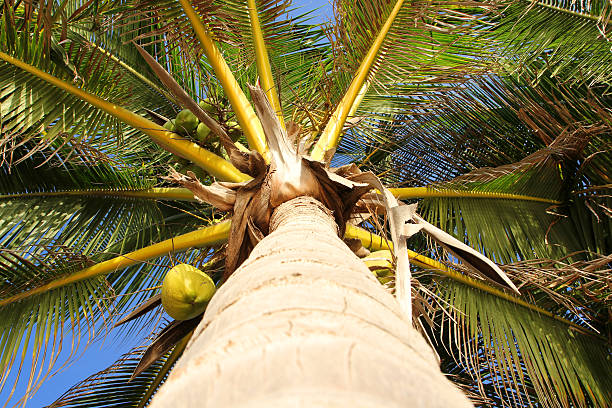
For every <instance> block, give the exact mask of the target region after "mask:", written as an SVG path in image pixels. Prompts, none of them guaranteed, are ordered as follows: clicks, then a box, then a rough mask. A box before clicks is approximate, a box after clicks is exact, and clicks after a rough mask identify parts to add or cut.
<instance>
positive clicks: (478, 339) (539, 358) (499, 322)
mask: <svg viewBox="0 0 612 408" xmlns="http://www.w3.org/2000/svg"><path fill="white" fill-rule="evenodd" d="M604 269H605V268H604ZM531 272H532V274H533V273H537V272H535V271H534V270H533V269H532V270H531ZM556 272H557V271H556V268H551V269H549V270H548V271H547V273H549V274H550V273H556ZM576 273H578V272H576ZM598 276H600V277H603V275H598ZM530 277H533V276H530ZM587 280H588V279H587ZM530 289H531V290H533V289H534V288H533V287H531V288H528V287H525V286H524V287H523V288H522V292H524V293H526V294H527V295H528V296H531V294H532V292H531V290H530ZM576 290H578V291H580V289H576ZM435 291H438V292H437V293H438V294H439V295H440V298H439V302H438V305H441V306H442V307H443V308H445V309H446V312H445V313H442V314H440V317H441V319H442V323H441V326H440V329H441V334H440V337H439V339H440V340H439V341H440V346H441V347H446V348H447V350H450V351H451V353H452V354H453V355H454V358H455V359H456V360H455V363H456V364H457V365H459V366H461V367H463V369H465V370H467V371H468V372H469V375H471V376H472V378H474V379H476V380H477V382H476V383H477V384H479V387H480V390H481V392H484V391H485V390H486V389H487V388H488V390H489V391H491V387H490V386H491V385H492V386H493V387H492V388H494V390H495V391H494V392H495V394H497V397H495V394H493V395H491V396H492V397H495V398H496V399H497V400H498V401H501V404H502V406H529V405H530V404H533V403H535V402H536V401H538V402H539V403H540V404H542V405H543V406H551V407H552V406H568V405H574V406H590V404H595V405H597V406H606V405H608V404H609V403H610V401H611V399H612V394H611V393H610V389H611V387H610V385H611V384H610V378H609V375H608V374H607V371H608V368H607V367H609V365H610V350H609V346H608V344H607V342H606V340H605V339H602V338H598V337H596V336H592V335H588V334H584V333H580V332H577V331H574V330H572V329H571V328H568V327H567V326H564V325H562V324H560V323H559V322H558V321H556V320H552V319H550V318H549V317H546V316H542V315H538V314H536V313H533V312H531V311H529V310H527V309H524V308H517V307H516V306H513V305H511V304H510V303H508V302H506V301H504V300H502V299H499V298H497V299H494V298H492V297H490V296H489V295H487V294H485V293H484V292H481V291H478V290H475V289H473V288H469V287H467V286H465V285H462V284H460V283H457V282H451V281H438V282H437V283H436V284H435ZM585 293H586V291H585ZM533 295H534V296H535V297H539V298H540V300H541V298H542V295H541V294H540V295H538V290H533ZM570 315H571V314H568V315H567V317H571V316H570ZM572 318H573V319H574V320H582V321H583V324H584V314H582V316H573V317H572ZM591 323H592V322H591ZM443 344H444V346H443ZM485 385H487V387H485Z"/></svg>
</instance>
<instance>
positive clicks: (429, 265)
mask: <svg viewBox="0 0 612 408" xmlns="http://www.w3.org/2000/svg"><path fill="white" fill-rule="evenodd" d="M345 237H347V238H356V239H359V240H361V243H362V244H363V246H364V247H366V248H369V249H371V250H374V251H380V250H390V251H393V243H391V242H389V241H387V240H385V239H384V238H383V237H381V236H379V235H376V234H373V233H371V232H370V231H366V230H364V229H362V228H359V227H355V226H354V225H351V224H348V223H347V224H346V233H345ZM408 257H409V259H410V263H411V264H413V265H416V266H420V267H422V268H426V269H430V270H432V272H434V273H437V274H439V275H442V276H445V277H447V278H450V279H452V280H454V281H457V282H461V283H463V284H464V285H467V286H470V287H472V288H475V289H479V290H481V291H483V292H486V293H488V294H490V295H493V296H495V297H498V298H501V299H504V300H507V301H508V302H511V303H514V304H516V305H519V306H522V307H525V308H527V309H529V310H531V311H533V312H536V313H538V314H542V315H545V316H547V317H550V318H552V319H554V320H557V321H559V322H561V323H563V324H565V325H568V326H571V328H572V329H574V330H576V331H579V332H581V333H583V334H588V335H591V336H595V337H598V338H602V337H601V336H600V335H599V334H597V333H594V332H592V331H590V330H588V329H585V328H584V327H582V326H580V325H578V324H576V323H574V322H571V321H569V320H566V319H564V318H562V317H560V316H556V315H554V314H552V313H551V312H549V311H548V310H545V309H542V308H541V307H538V306H536V305H532V304H531V303H528V302H526V301H524V300H523V299H520V298H518V297H516V296H513V295H511V294H509V293H506V292H503V291H501V290H499V289H496V288H494V287H492V286H489V285H487V284H486V283H484V282H480V281H478V280H475V279H472V278H470V277H468V276H466V275H464V274H462V273H459V272H457V271H453V270H452V269H450V268H449V267H447V266H446V265H444V264H443V263H441V262H438V261H436V260H434V259H431V258H428V257H426V256H424V255H421V254H418V253H416V252H414V251H411V250H408Z"/></svg>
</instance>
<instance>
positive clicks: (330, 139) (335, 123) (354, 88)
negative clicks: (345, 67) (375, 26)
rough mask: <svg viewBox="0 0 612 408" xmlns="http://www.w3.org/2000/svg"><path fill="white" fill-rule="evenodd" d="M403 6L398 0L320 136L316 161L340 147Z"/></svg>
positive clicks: (314, 156)
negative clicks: (344, 130) (380, 52)
mask: <svg viewBox="0 0 612 408" xmlns="http://www.w3.org/2000/svg"><path fill="white" fill-rule="evenodd" d="M403 4H404V0H397V2H396V3H395V6H394V7H393V9H392V10H391V13H390V14H389V17H387V20H386V21H385V23H384V24H383V26H382V27H381V28H380V31H379V32H378V35H377V36H376V39H375V40H374V42H373V43H372V45H371V46H370V49H369V50H368V53H367V54H366V55H365V57H364V59H363V60H362V61H361V65H360V66H359V68H358V69H357V72H356V73H355V76H354V77H353V80H352V82H351V85H350V86H349V88H348V90H347V91H346V94H345V95H344V96H343V97H342V100H341V101H340V103H339V104H338V106H337V107H336V110H335V111H334V114H333V115H332V116H331V117H330V118H329V121H328V122H327V125H326V126H325V129H324V130H323V133H321V136H319V140H318V141H317V144H316V145H315V147H314V150H313V151H312V157H313V158H314V159H315V160H322V159H323V157H324V156H325V152H326V151H328V150H330V149H333V148H334V147H336V146H337V145H338V142H339V140H340V134H341V133H342V129H343V127H344V124H345V123H346V119H347V117H348V115H349V113H350V112H351V111H352V112H355V111H356V110H357V107H356V106H354V105H355V102H358V103H360V102H361V100H362V99H363V95H362V96H361V97H359V98H358V96H359V95H360V93H365V89H367V86H366V80H367V79H368V76H369V74H370V70H371V68H372V66H373V65H374V62H375V61H376V56H377V55H378V51H379V50H380V47H381V46H382V44H383V43H384V41H385V39H386V38H387V34H388V33H389V29H390V28H391V25H392V24H393V22H394V21H395V17H397V14H398V13H399V11H400V9H401V8H402V5H403Z"/></svg>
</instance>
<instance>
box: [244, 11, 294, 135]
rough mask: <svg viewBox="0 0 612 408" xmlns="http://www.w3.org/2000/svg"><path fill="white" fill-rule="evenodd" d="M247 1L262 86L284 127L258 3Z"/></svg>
mask: <svg viewBox="0 0 612 408" xmlns="http://www.w3.org/2000/svg"><path fill="white" fill-rule="evenodd" d="M247 3H248V8H249V17H250V18H251V33H252V35H253V42H254V43H255V59H256V62H257V72H258V73H259V80H260V82H261V87H262V88H263V90H264V91H265V92H266V96H267V97H268V100H269V101H270V104H271V105H272V109H274V112H276V116H278V121H279V122H280V124H281V126H282V127H283V129H284V128H285V119H284V118H283V111H282V109H281V104H280V99H279V98H278V93H277V92H276V86H275V85H274V77H273V76H272V68H271V67H270V58H269V57H268V49H267V47H266V43H265V42H264V37H263V31H262V29H261V24H260V23H259V15H258V13H257V4H255V0H247Z"/></svg>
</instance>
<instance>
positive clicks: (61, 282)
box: [0, 221, 230, 307]
mask: <svg viewBox="0 0 612 408" xmlns="http://www.w3.org/2000/svg"><path fill="white" fill-rule="evenodd" d="M229 230H230V221H224V222H221V223H219V224H216V225H212V226H210V227H205V228H202V229H200V230H197V231H192V232H188V233H187V234H183V235H179V236H177V237H174V238H171V239H167V240H165V241H162V242H158V243H157V244H153V245H149V246H147V247H144V248H141V249H138V250H136V251H132V252H130V253H127V254H125V255H121V256H118V257H115V258H112V259H109V260H108V261H104V262H100V263H98V264H96V265H93V266H90V267H88V268H85V269H81V270H80V271H78V272H75V273H73V274H71V275H68V276H65V277H63V278H59V279H56V280H54V281H51V282H49V283H47V284H45V285H43V286H39V287H37V288H34V289H31V290H27V291H25V292H22V293H19V294H17V295H14V296H11V297H9V298H6V299H2V300H0V307H3V306H6V305H8V304H11V303H15V302H17V301H19V300H22V299H25V298H28V297H30V296H33V295H37V294H40V293H45V292H48V291H50V290H53V289H57V288H60V287H62V286H66V285H70V284H71V283H75V282H79V281H82V280H85V279H89V278H93V277H95V276H101V275H107V274H109V273H112V272H115V271H117V270H119V269H123V268H127V267H128V266H132V265H136V264H137V263H140V262H145V261H148V260H149V259H153V258H158V257H160V256H163V255H166V254H168V253H171V252H180V251H183V250H186V249H187V248H192V247H205V246H210V245H215V244H218V243H220V242H223V241H226V240H227V237H228V236H229Z"/></svg>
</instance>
